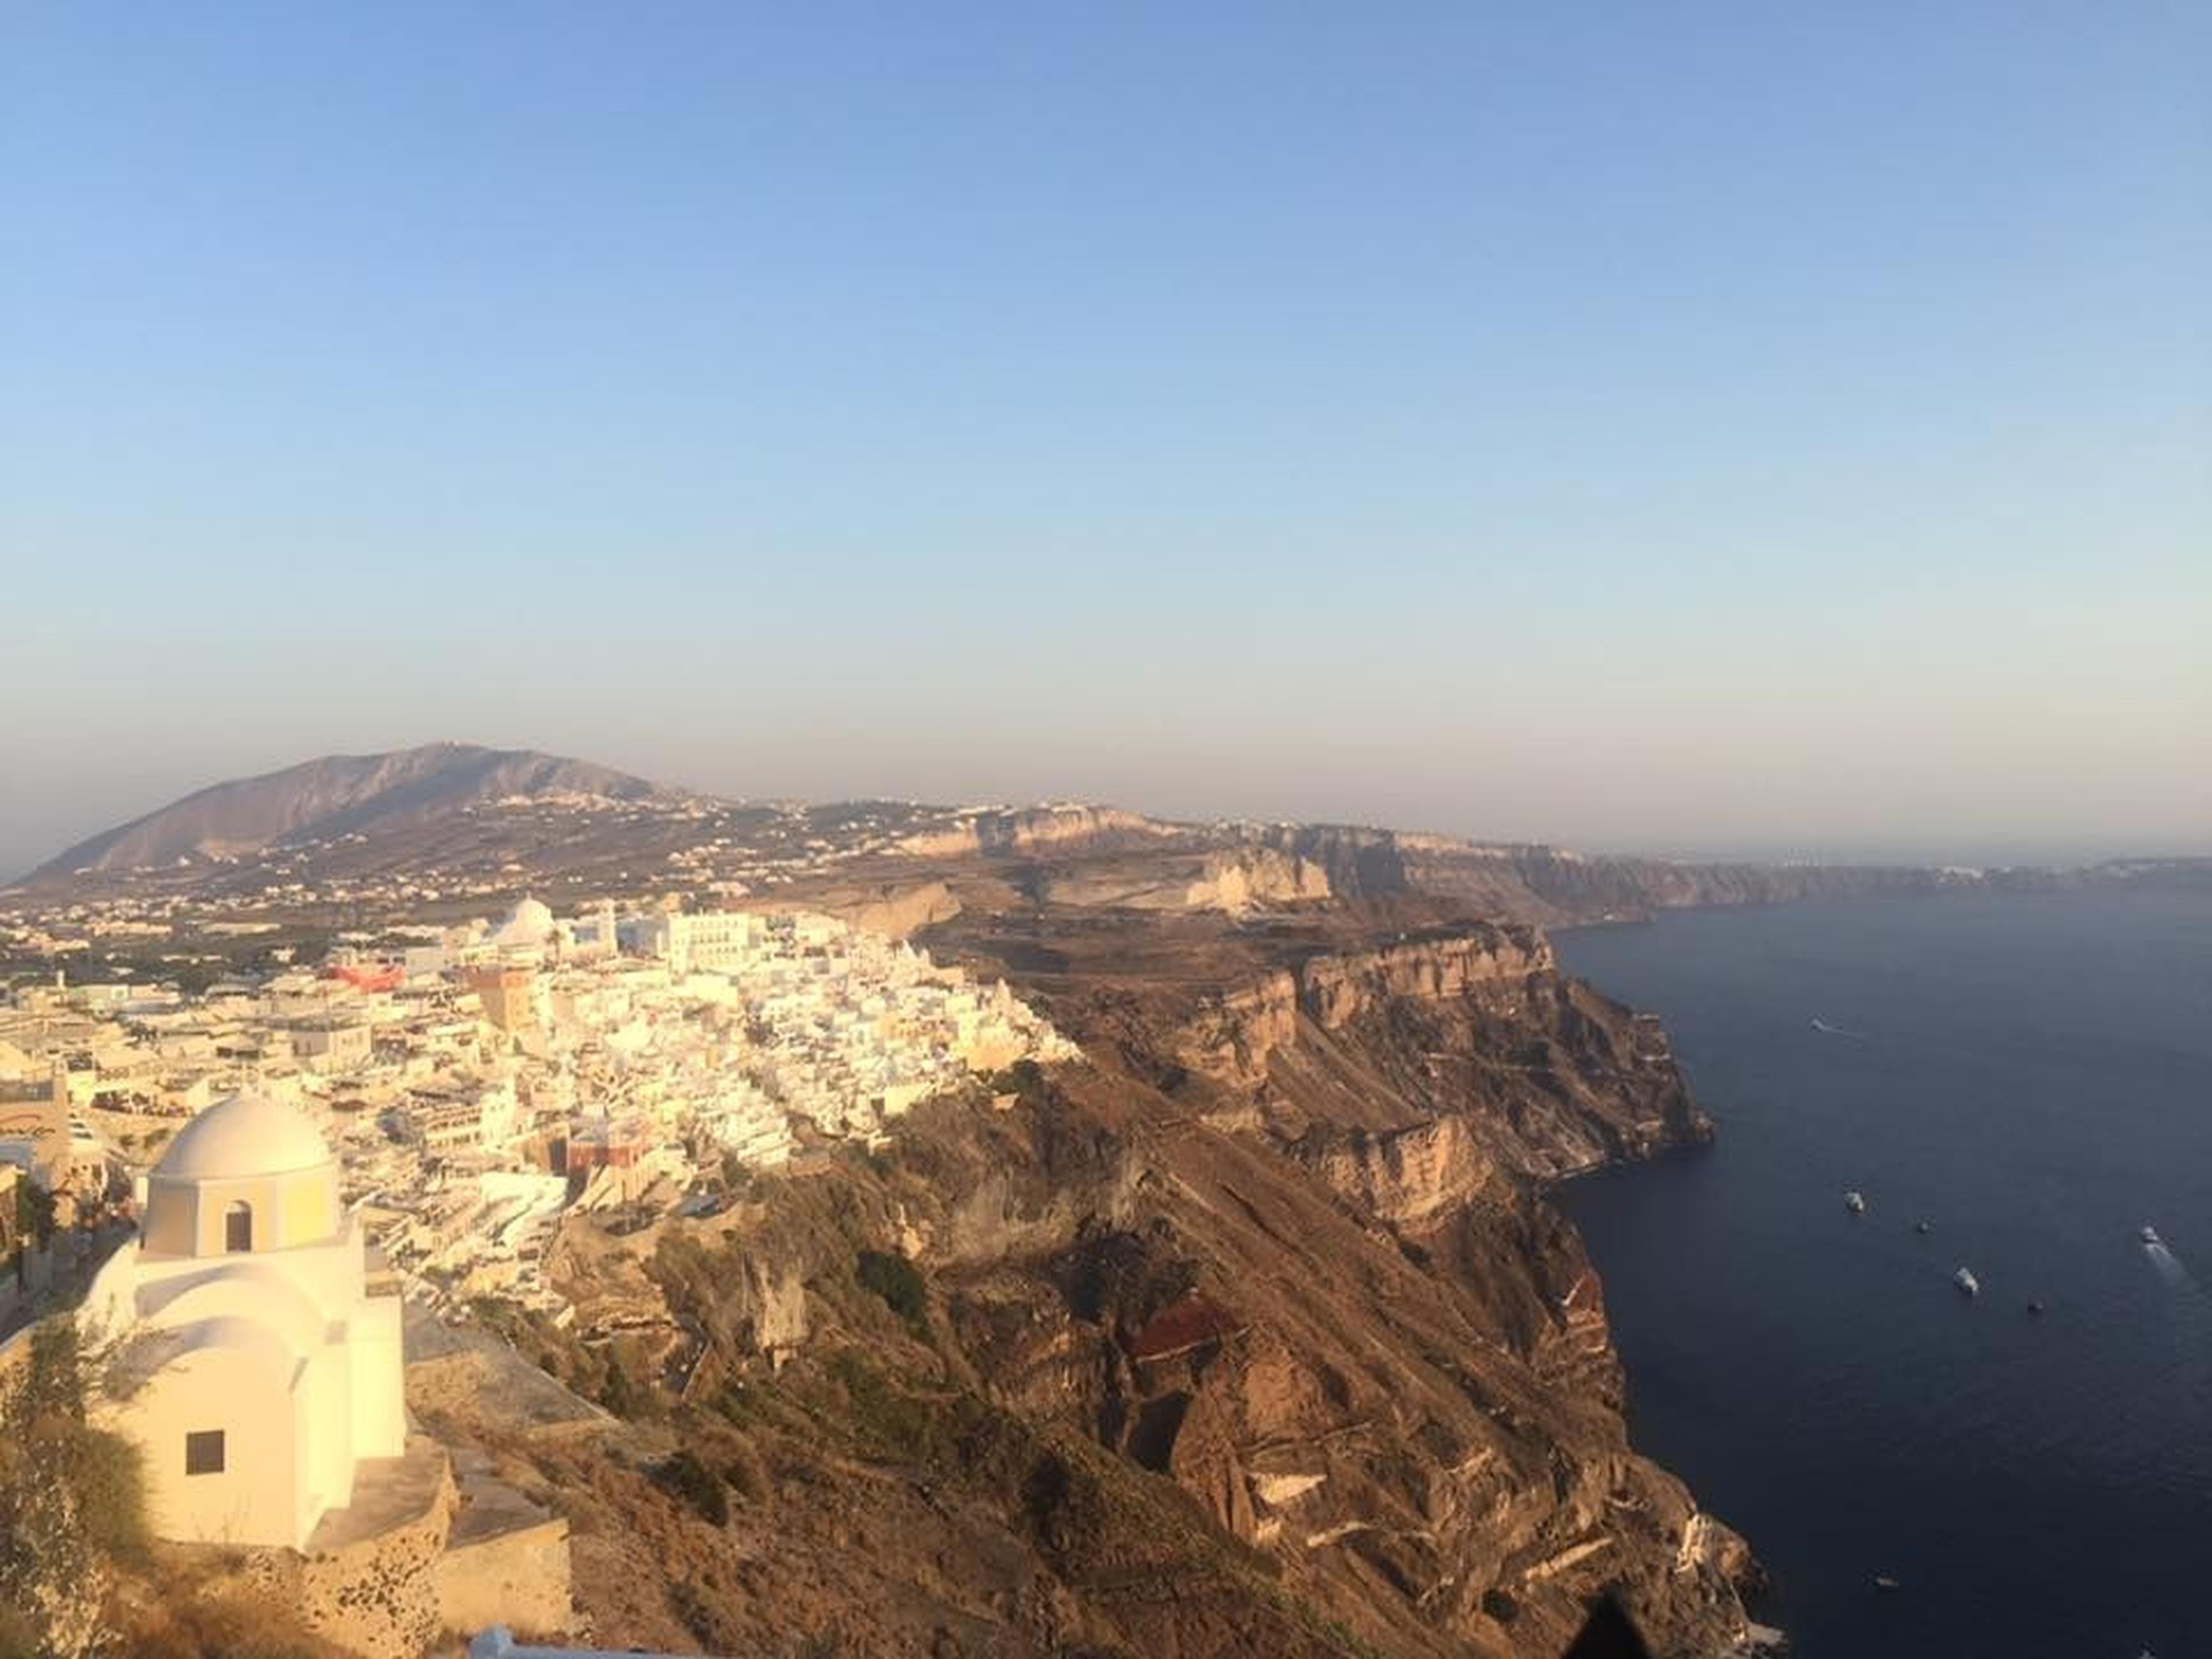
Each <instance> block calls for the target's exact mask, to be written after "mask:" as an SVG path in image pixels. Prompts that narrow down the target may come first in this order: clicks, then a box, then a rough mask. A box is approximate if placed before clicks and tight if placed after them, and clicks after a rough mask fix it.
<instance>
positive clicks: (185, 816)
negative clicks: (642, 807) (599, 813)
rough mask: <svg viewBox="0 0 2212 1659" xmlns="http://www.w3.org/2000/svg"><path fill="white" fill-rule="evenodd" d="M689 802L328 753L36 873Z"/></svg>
mask: <svg viewBox="0 0 2212 1659" xmlns="http://www.w3.org/2000/svg"><path fill="white" fill-rule="evenodd" d="M563 794H574V795H597V796H602V797H606V798H610V799H617V800H635V801H648V800H669V801H674V800H678V799H684V794H683V792H681V791H678V790H674V789H671V788H669V787H665V786H664V785H661V784H658V783H654V782H652V781H649V780H647V779H645V778H641V777H638V776H636V775H633V774H630V773H627V772H622V771H617V769H614V768H612V767H607V766H601V765H599V764H597V763H594V762H591V761H580V760H573V759H570V758H568V757H564V756H559V755H549V754H545V753H544V752H543V751H541V750H534V749H492V748H488V747H486V746H484V745H483V744H465V743H450V742H445V743H432V744H418V745H416V746H415V747H413V748H410V749H396V750H382V751H380V752H377V753H373V754H367V755H322V756H318V757H316V758H314V759H313V760H307V761H301V762H300V763H297V764H295V765H292V766H287V767H280V768H278V769H276V770H275V771H271V772H264V773H260V774H258V775H253V776H251V777H245V778H232V779H228V780H225V781H222V782H218V783H212V784H210V785H208V786H207V787H204V788H202V789H197V790H194V791H193V792H192V793H190V794H187V795H183V796H180V797H179V798H178V799H175V800H173V801H171V802H169V803H168V804H167V805H163V806H157V807H155V809H154V810H153V811H150V812H147V813H143V814H142V815H141V816H139V817H136V818H133V819H131V820H130V821H129V822H127V823H120V824H118V825H116V826H114V827H113V828H112V829H105V830H102V831H101V832H100V834H98V835H96V836H90V837H88V838H87V839H86V840H84V841H81V842H77V843H76V845H75V846H72V847H70V848H64V850H63V851H62V852H60V853H58V854H55V855H54V856H53V857H52V858H50V859H48V860H46V861H45V862H44V863H43V864H40V866H37V867H36V868H35V869H33V871H32V872H30V875H29V876H28V878H27V880H29V881H31V882H40V883H43V882H52V881H54V880H57V879H60V878H67V877H69V876H72V875H76V874H80V873H83V872H102V873H105V872H118V871H123V870H130V869H139V868H145V867H148V866H157V865H171V864H174V863H176V862H177V861H178V860H196V859H214V858H222V857H229V856H235V855H237V854H244V853H253V852H259V851H262V850H264V848H270V847H276V846H281V845H284V844H287V843H290V842H301V841H309V840H315V839H326V838H329V837H331V836H343V835H351V834H367V833H369V832H371V831H374V830H381V829H399V828H407V827H412V826H414V825H416V824H419V823H424V822H427V821H428V820H430V819H432V818H435V817H439V816H441V815H442V814H444V813H446V812H449V811H456V810H459V808H461V807H463V806H465V805H469V804H471V803H473V802H477V801H488V800H495V799H501V798H503V797H507V796H512V795H524V796H530V797H537V798H544V797H548V796H554V795H563Z"/></svg>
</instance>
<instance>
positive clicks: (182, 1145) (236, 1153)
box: [154, 1095, 331, 1181]
mask: <svg viewBox="0 0 2212 1659" xmlns="http://www.w3.org/2000/svg"><path fill="white" fill-rule="evenodd" d="M330 1162H331V1149H330V1146H329V1144H328V1143H327V1142H326V1141H325V1140H324V1139H323V1137H322V1132H321V1131H320V1130H319V1129H317V1128H316V1127H315V1126H314V1124H313V1122H312V1121H309V1119H308V1117H307V1114H306V1113H304V1112H302V1111H301V1110H300V1109H298V1108H297V1107H295V1106H287V1105H286V1104H284V1103H283V1102H282V1101H280V1100H271V1099H270V1098H269V1097H268V1096H266V1095H233V1096H231V1097H230V1098H229V1099H228V1100H219V1101H217V1102H216V1103H215V1104H214V1105H212V1106H210V1107H209V1108H208V1109H207V1110H205V1111H204V1112H202V1113H201V1114H200V1115H198V1116H197V1117H196V1118H194V1119H193V1120H192V1121H191V1122H190V1123H187V1124H186V1125H185V1128H184V1133H181V1134H179V1136H178V1137H177V1138H176V1139H174V1140H173V1141H171V1142H170V1143H169V1150H168V1151H167V1152H164V1153H162V1154H161V1162H160V1163H159V1164H155V1166H154V1178H155V1180H157V1181H159V1180H170V1181H237V1180H240V1179H250V1178H252V1177H253V1176H272V1175H289V1174H291V1173H292V1172H293V1171H295V1170H313V1169H315V1168H317V1167H319V1165H322V1164H328V1163H330Z"/></svg>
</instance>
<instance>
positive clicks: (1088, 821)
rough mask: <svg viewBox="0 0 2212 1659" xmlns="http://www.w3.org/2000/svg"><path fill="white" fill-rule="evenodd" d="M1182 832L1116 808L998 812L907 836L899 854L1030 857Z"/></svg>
mask: <svg viewBox="0 0 2212 1659" xmlns="http://www.w3.org/2000/svg"><path fill="white" fill-rule="evenodd" d="M1179 833H1180V831H1179V830H1178V829H1176V826H1174V825H1170V824H1164V823H1157V822H1155V821H1154V820H1152V819H1151V818H1148V817H1144V816H1143V815H1142V814H1141V813H1137V812H1125V811H1121V809H1120V808H1119V807H1115V806H1086V805H1058V806H1030V807H1009V808H994V809H991V810H989V811H979V812H975V813H973V814H971V815H967V816H963V817H962V818H961V819H960V820H959V822H958V823H955V824H953V825H952V826H951V827H950V828H948V829H932V830H926V831H923V832H921V833H920V834H917V835H913V836H907V837H905V838H904V839H902V841H901V842H899V843H898V847H897V849H896V850H897V851H898V852H900V853H902V854H905V855H906V856H908V857H909V858H960V857H964V856H966V855H968V854H975V853H990V852H1030V851H1034V850H1036V849H1039V848H1072V847H1081V846H1085V845H1089V844H1091V843H1094V842H1109V841H1152V840H1157V839H1159V838H1161V837H1163V836H1174V835H1176V834H1179Z"/></svg>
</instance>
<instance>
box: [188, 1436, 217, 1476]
mask: <svg viewBox="0 0 2212 1659" xmlns="http://www.w3.org/2000/svg"><path fill="white" fill-rule="evenodd" d="M185 1474H222V1430H221V1429H194V1430H192V1431H191V1432H189V1433H187V1434H186V1435H185Z"/></svg>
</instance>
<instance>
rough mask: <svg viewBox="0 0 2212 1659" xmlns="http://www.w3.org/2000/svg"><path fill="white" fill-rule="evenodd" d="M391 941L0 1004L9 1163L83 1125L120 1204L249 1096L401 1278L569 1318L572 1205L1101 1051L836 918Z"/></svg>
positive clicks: (774, 1158)
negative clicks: (163, 985) (205, 984)
mask: <svg viewBox="0 0 2212 1659" xmlns="http://www.w3.org/2000/svg"><path fill="white" fill-rule="evenodd" d="M385 937H386V939H394V938H397V939H405V940H410V941H412V942H410V943H406V944H404V945H399V946H398V947H396V948H392V949H388V950H382V951H374V952H371V951H350V950H343V949H342V950H340V951H335V952H333V953H332V955H331V957H330V959H329V960H327V961H325V962H324V963H319V964H317V965H316V966H314V967H313V968H309V967H306V966H295V967H290V968H286V969H282V970H280V971H277V972H276V973H274V974H271V975H268V976H266V977H264V978H262V979H260V980H258V981H246V980H244V979H234V980H230V981H222V982H218V983H216V984H215V985H213V986H211V987H209V989H208V991H207V992H206V994H204V995H200V996H197V997H185V996H181V995H179V994H176V993H175V992H173V991H163V990H156V989H152V988H149V987H141V986H136V985H117V986H107V985H83V986H74V987H71V986H66V985H57V986H52V987H36V988H33V989H29V990H26V991H21V992H19V993H17V994H15V996H14V998H13V999H12V1000H10V1001H9V1003H8V1004H6V1005H0V1163H5V1162H7V1161H8V1160H9V1157H10V1154H11V1149H13V1150H14V1152H15V1161H17V1162H19V1163H21V1164H25V1165H26V1166H27V1165H29V1164H33V1163H34V1162H37V1161H38V1153H35V1152H33V1150H32V1139H33V1135H32V1132H33V1130H34V1129H36V1130H46V1131H52V1130H53V1129H56V1128H58V1129H60V1130H61V1131H63V1132H64V1142H61V1143H58V1142H56V1141H55V1140H54V1139H53V1137H52V1133H46V1134H45V1135H44V1137H43V1139H40V1140H39V1142H38V1146H39V1151H40V1152H43V1153H44V1154H45V1155H46V1158H47V1161H48V1162H49V1163H50V1164H51V1163H52V1155H53V1154H54V1153H55V1152H57V1151H58V1148H59V1146H62V1145H64V1144H66V1142H67V1140H68V1136H69V1135H70V1134H75V1135H76V1137H77V1143H78V1144H76V1147H75V1151H76V1155H77V1157H78V1158H79V1160H80V1162H81V1163H82V1160H83V1159H84V1158H90V1160H91V1163H90V1165H89V1167H88V1169H85V1170H83V1171H82V1173H81V1174H80V1176H78V1177H77V1186H78V1188H79V1190H80V1191H85V1190H87V1189H89V1188H95V1187H98V1186H100V1185H101V1184H102V1182H101V1180H100V1170H102V1168H103V1160H104V1167H105V1169H106V1182H105V1185H106V1188H107V1191H108V1194H109V1195H110V1196H111V1197H112V1196H114V1195H116V1194H119V1193H122V1192H125V1191H127V1190H128V1189H129V1184H130V1178H131V1175H132V1174H133V1173H134V1172H135V1171H136V1170H137V1169H140V1168H143V1167H144V1166H145V1165H146V1164H150V1163H152V1162H153V1161H154V1160H155V1158H157V1157H158V1156H160V1154H161V1151H162V1150H163V1148H165V1147H166V1146H168V1145H170V1144H171V1143H172V1141H173V1139H175V1138H176V1137H177V1135H178V1134H179V1132H180V1131H181V1130H183V1129H184V1128H185V1125H186V1123H187V1122H188V1121H189V1120H191V1118H192V1117H193V1116H194V1115H196V1114H197V1113H199V1112H200V1111H202V1110H204V1109H205V1108H206V1107H207V1106H208V1105H209V1104H210V1102H212V1101H214V1100H216V1099H217V1098H220V1097H223V1096H226V1095H228V1094H229V1093H231V1092H233V1091H235V1090H238V1089H241V1088H244V1089H250V1090H251V1091H252V1092H254V1093H255V1094H256V1095H257V1096H259V1097H267V1098H270V1099H274V1100H276V1101H279V1102H282V1103H289V1104H291V1105H293V1106H295V1107H298V1108H300V1109H303V1110H305V1111H306V1112H307V1115H309V1116H310V1118H311V1119H312V1120H313V1121H316V1122H317V1123H319V1125H321V1126H322V1127H323V1128H324V1130H325V1133H326V1134H327V1136H328V1138H329V1139H330V1141H331V1144H332V1146H334V1147H335V1148H336V1149H337V1153H338V1156H339V1158H340V1159H341V1165H342V1168H343V1179H344V1183H345V1188H346V1196H347V1199H348V1200H349V1202H359V1203H360V1204H361V1205H362V1214H363V1217H364V1218H365V1220H366V1223H367V1225H368V1227H369V1230H370V1232H371V1234H372V1236H373V1237H375V1238H376V1239H377V1240H378V1242H379V1243H380V1244H381V1245H382V1246H383V1248H384V1249H385V1251H386V1254H387V1255H389V1256H391V1257H392V1259H393V1261H395V1262H397V1263H398V1264H399V1265H401V1266H403V1267H408V1268H410V1269H413V1270H415V1271H416V1272H417V1273H421V1274H422V1275H425V1276H427V1277H428V1279H429V1280H430V1281H431V1282H433V1283H435V1284H439V1285H445V1286H447V1288H448V1289H449V1290H450V1291H452V1292H453V1294H455V1295H457V1296H463V1297H465V1296H472V1295H477V1294H500V1295H506V1296H510V1297H516V1298H518V1299H521V1300H524V1301H528V1302H538V1303H550V1302H551V1301H552V1300H553V1299H554V1298H553V1295H552V1292H551V1291H550V1288H549V1287H548V1286H547V1285H546V1283H545V1281H544V1276H543V1274H542V1272H541V1264H542V1262H543V1260H544V1253H545V1250H546V1248H547V1246H548V1244H549V1243H550V1240H551V1238H552V1237H553V1234H554V1232H555V1231H556V1228H557V1226H558V1225H559V1224H560V1221H561V1218H562V1217H563V1215H565V1214H566V1213H568V1212H569V1211H570V1210H572V1209H573V1208H574V1207H577V1206H583V1207H586V1208H592V1209H597V1208H605V1207H609V1206H641V1207H643V1208H644V1209H646V1210H648V1211H668V1210H675V1209H678V1208H681V1207H684V1206H703V1205H707V1204H710V1203H712V1202H714V1201H715V1196H716V1194H719V1193H720V1191H721V1190H722V1188H723V1187H724V1186H725V1185H726V1182H725V1179H724V1178H725V1176H726V1175H727V1174H729V1173H730V1172H731V1171H732V1169H733V1168H736V1169H744V1170H771V1169H775V1168H777V1167H779V1166H781V1165H784V1164H788V1163H789V1162H790V1161H791V1160H792V1159H793V1158H794V1157H801V1156H804V1155H805V1153H806V1152H808V1151H809V1149H811V1148H817V1147H822V1146H827V1145H829V1144H830V1143H834V1142H837V1141H841V1140H846V1139H857V1140H861V1141H864V1142H869V1143H873V1142H875V1141H877V1140H878V1139H881V1138H882V1137H884V1136H885V1135H886V1134H888V1133H890V1125H891V1124H892V1123H893V1122H894V1121H895V1120H896V1119H897V1118H898V1116H899V1115H901V1114H902V1113H903V1112H905V1111H907V1110H908V1109H910V1108H911V1107H912V1106H913V1105H914V1104H915V1103H917V1102H919V1101H921V1100H922V1099H925V1098H927V1097H930V1096H932V1095H935V1094H939V1093H942V1092H945V1091H949V1090H951V1089H953V1088H955V1087H957V1086H958V1085H961V1084H962V1083H963V1079H967V1078H969V1077H970V1076H974V1075H977V1074H983V1075H988V1074H990V1073H996V1072H998V1071H1000V1070H1001V1069H1003V1068H1004V1067H1006V1066H1010V1065H1012V1063H1013V1062H1015V1061H1016V1060H1023V1059H1031V1060H1039V1061H1047V1062H1048V1061H1052V1060H1062V1059H1066V1058H1069V1057H1072V1056H1073V1054H1074V1052H1075V1051H1074V1049H1073V1046H1072V1045H1070V1044H1069V1043H1068V1042H1066V1041H1065V1040H1064V1039H1063V1038H1061V1037H1060V1036H1059V1035H1058V1034H1057V1033H1056V1032H1054V1030H1052V1029H1051V1027H1050V1026H1049V1025H1048V1024H1046V1023H1045V1022H1044V1021H1043V1020H1042V1018H1039V1017H1038V1016H1037V1015H1036V1013H1035V1012H1033V1011H1031V1010H1030V1008H1029V1007H1027V1006H1025V1005H1024V1004H1023V1003H1022V1002H1021V1001H1019V1000H1018V999H1016V998H1015V997H1014V996H1013V995H1012V993H1011V992H1010V991H1008V989H1007V988H1006V987H1005V986H1004V985H1003V984H1000V985H982V984H978V983H976V982H975V981H972V980H970V979H969V977H968V976H967V975H965V974H963V972H961V971H960V970H958V969H948V968H943V967H939V966H938V965H936V964H935V963H932V962H931V961H930V959H929V958H928V957H927V955H926V954H925V953H923V952H921V951H916V950H915V949H913V948H912V947H911V946H909V945H906V944H904V943H902V942H899V941H896V940H892V939H886V938H884V937H882V936H880V935H878V934H874V933H866V932H861V931H857V930H854V929H853V928H850V927H847V926H846V925H845V924H843V923H842V922H841V921H837V920H836V919H834V918H832V917H829V916H825V915H814V914H809V913H805V912H782V913H778V912H769V911H759V910H732V911H720V912H707V913H687V912H684V911H683V910H681V909H679V908H676V907H675V906H674V905H672V904H665V905H662V906H660V907H657V908H651V909H647V910H644V911H641V912H635V913H632V914H629V915H618V914H617V910H616V908H615V907H614V906H613V905H611V904H609V903H604V902H602V903H598V904H594V905H591V906H588V907H586V908H585V909H583V910H582V911H581V912H580V913H578V914H575V915H571V916H569V917H568V918H566V919H562V918H557V917H556V915H554V914H553V912H552V911H551V910H550V908H548V907H547V906H545V905H544V904H543V903H541V902H538V901H537V900H535V899H528V898H526V899H525V900H523V901H522V902H521V903H520V904H518V905H516V906H515V907H514V908H513V910H512V911H510V912H509V913H508V914H507V915H506V916H504V917H503V918H501V920H499V921H496V922H485V921H477V922H471V923H468V924H465V925H462V926H459V927H419V928H400V929H397V930H394V931H393V932H392V933H387V934H386V936H385ZM11 1098H12V1099H13V1101H14V1104H12V1105H11V1104H10V1101H11ZM11 1112H12V1113H13V1114H14V1116H13V1117H12V1118H11V1117H10V1116H9V1114H10V1113H11ZM71 1124H74V1126H75V1127H74V1129H73V1130H72V1129H70V1125H71ZM11 1126H12V1128H13V1130H14V1131H15V1136H14V1138H13V1139H11V1138H10V1129H11ZM87 1139H89V1142H90V1144H89V1146H87V1145H85V1144H83V1143H84V1142H85V1141H86V1140H87Z"/></svg>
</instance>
